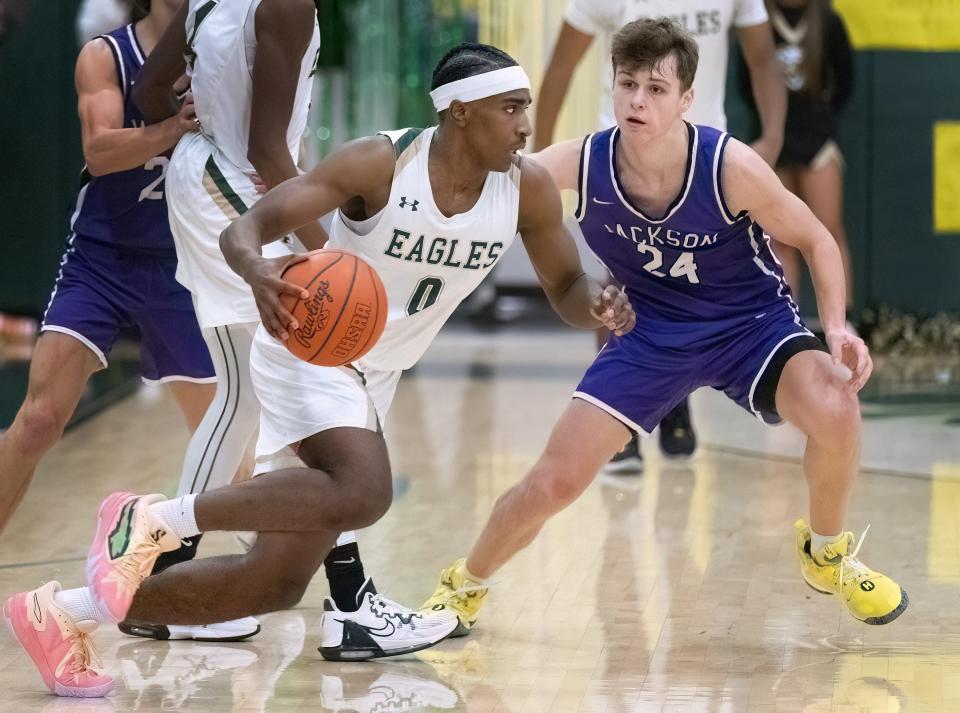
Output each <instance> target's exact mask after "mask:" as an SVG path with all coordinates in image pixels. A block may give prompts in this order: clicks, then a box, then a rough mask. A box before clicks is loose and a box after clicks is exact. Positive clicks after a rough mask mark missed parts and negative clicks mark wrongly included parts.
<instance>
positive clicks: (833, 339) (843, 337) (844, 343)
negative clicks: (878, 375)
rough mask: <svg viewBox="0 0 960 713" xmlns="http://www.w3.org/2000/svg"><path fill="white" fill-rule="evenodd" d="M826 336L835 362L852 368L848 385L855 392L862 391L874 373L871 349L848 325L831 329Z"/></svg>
mask: <svg viewBox="0 0 960 713" xmlns="http://www.w3.org/2000/svg"><path fill="white" fill-rule="evenodd" d="M825 336H826V340H827V347H829V349H830V355H831V356H832V357H833V363H834V364H843V365H844V366H845V367H847V368H848V369H849V370H850V380H849V381H848V382H847V387H848V388H849V389H850V390H851V391H853V392H854V393H856V392H858V391H860V389H862V388H863V385H864V384H866V383H867V379H869V378H870V374H871V373H873V359H871V358H870V349H869V348H867V345H866V343H865V342H864V341H863V340H862V339H861V338H860V337H858V336H857V335H856V334H854V333H853V332H852V331H850V330H849V329H847V328H846V327H843V328H841V329H834V330H831V331H829V332H827V333H826V335H825Z"/></svg>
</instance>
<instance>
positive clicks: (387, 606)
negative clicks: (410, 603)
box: [370, 594, 423, 625]
mask: <svg viewBox="0 0 960 713" xmlns="http://www.w3.org/2000/svg"><path fill="white" fill-rule="evenodd" d="M370 608H371V610H372V611H373V613H374V614H376V615H377V616H379V617H385V616H390V617H394V618H396V619H397V620H399V621H400V623H401V624H402V625H411V622H412V621H413V617H417V618H418V619H422V618H423V616H422V615H421V614H418V613H417V612H415V611H414V610H413V609H408V608H407V607H405V606H403V605H402V604H398V603H397V602H395V601H393V600H392V599H387V598H386V597H384V596H382V595H380V594H376V595H374V597H373V600H372V602H371V607H370Z"/></svg>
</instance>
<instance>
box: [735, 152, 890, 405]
mask: <svg viewBox="0 0 960 713" xmlns="http://www.w3.org/2000/svg"><path fill="white" fill-rule="evenodd" d="M721 180H722V182H723V194H724V196H725V197H726V199H727V204H728V206H727V207H728V208H730V210H731V211H732V212H733V213H734V214H735V215H737V214H739V213H740V212H741V211H744V210H745V211H748V212H749V213H750V215H751V217H752V218H753V219H754V221H756V222H757V223H759V224H760V225H761V226H762V227H763V229H764V231H766V232H767V233H769V234H770V235H772V236H774V237H775V238H776V239H777V241H778V242H781V243H785V244H786V245H792V246H793V247H795V248H797V249H798V250H799V251H800V252H801V253H802V254H803V259H804V260H806V262H807V265H808V266H809V267H810V276H811V278H812V279H813V286H814V290H815V291H816V294H817V309H818V311H819V313H820V322H821V324H822V325H823V330H824V333H825V335H826V340H827V346H828V347H830V352H831V354H832V355H833V358H834V361H835V362H837V363H840V362H843V363H844V364H846V365H847V366H848V367H849V368H850V370H851V372H852V376H851V378H850V387H851V388H852V389H854V390H859V389H861V388H862V387H863V385H864V384H865V383H866V381H867V379H868V378H869V377H870V372H871V371H872V370H873V362H872V361H871V359H870V352H869V350H868V349H867V346H866V344H864V342H863V340H862V339H860V337H859V336H857V335H856V334H854V333H853V332H851V331H850V330H848V329H847V327H846V317H845V307H846V294H847V290H846V283H845V281H844V277H843V261H842V259H841V257H840V250H839V248H838V247H837V243H836V241H835V240H834V239H833V236H831V235H830V231H828V230H827V229H826V227H824V225H823V223H821V222H820V221H819V220H817V218H816V217H815V216H814V215H813V213H812V212H811V211H810V209H809V208H808V207H807V205H806V204H805V203H804V202H803V201H801V200H800V199H799V198H797V197H796V196H795V195H794V194H793V193H791V192H790V191H788V190H787V189H786V188H784V187H783V184H782V183H780V179H779V178H777V174H776V173H774V172H773V169H771V168H770V167H769V166H768V165H767V164H766V163H765V162H764V161H763V159H762V158H761V157H760V156H759V155H757V154H756V153H755V152H754V151H753V150H752V149H751V148H749V147H748V146H745V145H744V144H742V143H740V142H739V141H737V140H736V139H730V142H729V144H728V145H727V148H726V151H725V152H724V159H723V172H722V176H721Z"/></svg>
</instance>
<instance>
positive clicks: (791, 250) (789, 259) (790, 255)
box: [773, 167, 803, 300]
mask: <svg viewBox="0 0 960 713" xmlns="http://www.w3.org/2000/svg"><path fill="white" fill-rule="evenodd" d="M797 172H798V170H797V169H796V168H793V167H789V168H778V169H777V176H779V177H780V181H781V182H782V183H783V186H784V188H786V189H787V190H788V191H790V192H791V193H793V194H794V195H797V196H800V198H801V199H802V198H803V196H802V195H800V193H799V190H800V186H799V183H798V180H797ZM776 237H777V236H776V235H774V236H773V238H774V240H773V251H774V252H775V253H776V255H777V260H779V261H780V264H781V265H782V266H783V274H784V277H786V278H787V284H788V285H790V289H791V290H793V295H794V297H795V298H796V299H797V300H799V299H800V288H801V287H802V286H803V275H802V270H803V266H802V261H801V259H800V251H799V250H797V249H796V248H795V247H792V246H790V245H784V244H783V243H778V242H777V241H776Z"/></svg>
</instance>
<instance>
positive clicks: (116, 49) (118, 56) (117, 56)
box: [100, 35, 127, 100]
mask: <svg viewBox="0 0 960 713" xmlns="http://www.w3.org/2000/svg"><path fill="white" fill-rule="evenodd" d="M100 37H102V38H103V39H105V40H106V41H107V44H108V45H110V49H111V51H112V52H113V58H114V60H115V61H116V64H117V71H119V72H120V77H119V79H120V90H121V91H122V92H123V98H124V100H126V98H127V69H126V67H124V66H123V53H122V52H121V51H120V45H119V44H117V41H116V40H115V39H114V38H113V37H111V36H110V35H100Z"/></svg>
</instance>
